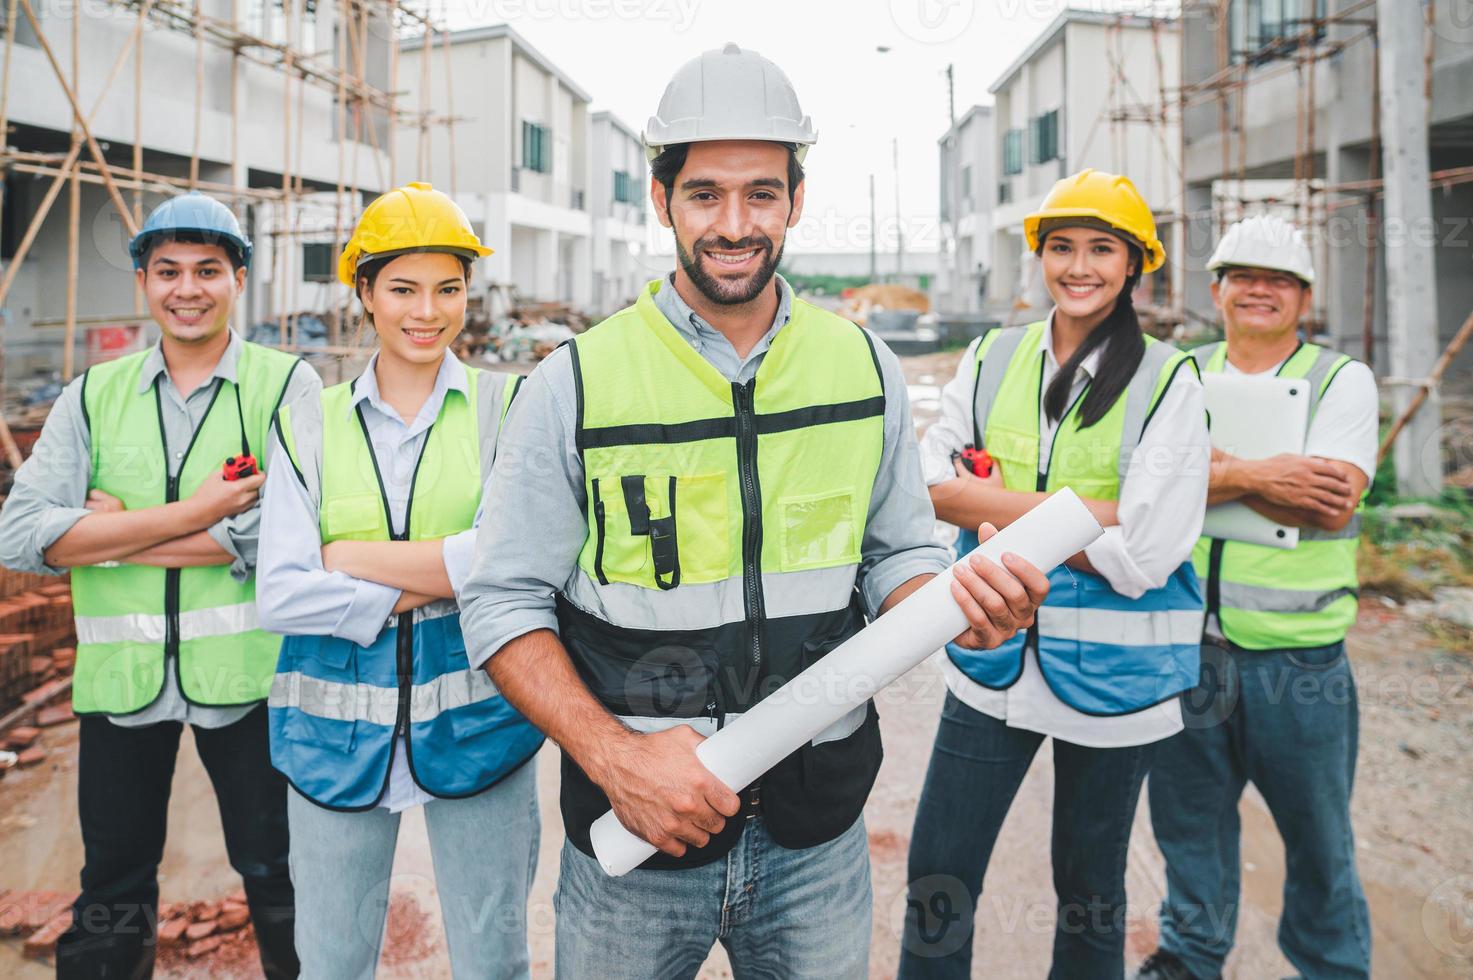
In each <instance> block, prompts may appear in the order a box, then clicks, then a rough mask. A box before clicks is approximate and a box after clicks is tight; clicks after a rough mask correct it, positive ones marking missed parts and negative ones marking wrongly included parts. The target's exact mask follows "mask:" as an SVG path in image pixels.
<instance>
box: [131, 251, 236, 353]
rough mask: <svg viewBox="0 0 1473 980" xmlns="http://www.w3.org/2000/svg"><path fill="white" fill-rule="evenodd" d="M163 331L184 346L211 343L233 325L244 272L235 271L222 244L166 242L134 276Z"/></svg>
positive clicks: (152, 252)
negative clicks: (236, 301) (231, 317)
mask: <svg viewBox="0 0 1473 980" xmlns="http://www.w3.org/2000/svg"><path fill="white" fill-rule="evenodd" d="M136 275H137V280H138V285H139V286H140V287H141V288H142V289H143V296H144V298H145V300H147V302H148V312H149V314H150V315H151V316H152V317H153V319H154V322H155V323H157V324H158V325H159V329H160V330H162V331H163V332H164V334H165V335H166V336H167V337H169V338H170V339H171V340H173V341H175V342H177V343H181V344H208V343H209V342H210V341H212V340H214V339H215V338H217V337H219V336H220V335H221V334H222V333H223V332H224V331H225V330H226V329H227V328H228V327H229V326H230V314H231V313H232V312H234V310H235V298H236V297H237V296H239V295H240V293H241V290H243V289H244V288H245V279H246V270H245V269H244V268H240V269H237V268H234V267H233V266H232V265H231V263H230V254H229V253H228V252H227V251H226V250H225V247H224V246H223V245H205V244H203V243H200V242H187V241H173V240H170V241H162V242H159V243H158V244H156V245H154V246H152V247H151V248H150V249H149V252H148V256H147V261H146V263H145V265H144V267H143V268H142V269H139V270H138V272H137V273H136Z"/></svg>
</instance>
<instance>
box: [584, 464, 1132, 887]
mask: <svg viewBox="0 0 1473 980" xmlns="http://www.w3.org/2000/svg"><path fill="white" fill-rule="evenodd" d="M1103 533H1104V530H1103V529H1102V528H1101V527H1100V525H1099V524H1098V523H1097V522H1096V521H1095V519H1094V516H1093V515H1092V514H1090V512H1089V509H1088V508H1087V507H1085V506H1084V504H1083V502H1082V501H1080V499H1079V498H1078V497H1077V496H1076V495H1075V493H1074V491H1073V490H1070V489H1069V488H1067V487H1065V488H1064V489H1062V490H1058V491H1056V492H1055V493H1053V494H1052V495H1051V496H1049V497H1048V498H1046V499H1045V500H1044V501H1043V502H1042V503H1040V504H1039V505H1038V506H1037V507H1035V508H1033V509H1032V510H1031V511H1029V512H1028V513H1027V514H1025V515H1023V517H1021V518H1020V519H1018V520H1017V521H1015V522H1013V523H1012V524H1010V525H1009V526H1008V527H1006V528H1004V529H1003V530H1001V531H999V532H998V533H997V534H995V535H993V536H992V538H990V539H989V540H987V541H985V542H983V543H982V544H981V545H979V546H978V547H977V548H976V549H974V550H973V551H972V553H971V554H974V555H984V556H986V557H987V558H990V559H992V560H993V561H1000V560H1001V558H1002V556H1003V554H1004V553H1005V552H1009V551H1011V552H1013V553H1014V554H1016V555H1018V556H1019V557H1021V558H1023V559H1025V560H1027V561H1029V562H1031V563H1032V564H1033V565H1034V566H1036V567H1037V568H1039V569H1041V570H1043V571H1044V572H1047V571H1049V570H1050V569H1052V568H1053V567H1054V566H1056V565H1059V564H1062V563H1063V562H1064V561H1065V560H1067V559H1068V558H1069V556H1070V555H1073V554H1075V553H1077V552H1079V551H1082V550H1083V549H1084V547H1085V545H1087V544H1089V543H1090V542H1092V541H1094V540H1095V539H1096V538H1098V537H1099V536H1100V535H1101V534H1103ZM968 557H970V555H969V556H968ZM963 560H965V559H963ZM951 582H952V571H951V569H949V568H948V569H947V570H946V571H945V572H943V573H941V574H940V575H938V576H936V577H935V578H934V579H932V580H931V581H929V582H927V583H926V584H925V585H923V586H921V587H920V588H919V589H917V590H916V591H915V592H913V593H911V594H910V595H909V596H907V597H906V598H905V600H904V601H903V602H901V603H899V604H898V605H896V606H895V608H893V609H891V610H890V611H889V612H887V613H885V615H883V616H880V617H879V618H877V619H876V620H875V621H874V622H872V623H870V624H869V626H867V627H865V628H864V629H863V630H861V631H860V632H858V633H856V634H855V635H854V636H851V637H850V638H849V639H848V640H846V641H845V642H844V643H843V644H841V645H840V646H839V647H838V648H837V649H835V650H833V651H832V652H831V653H829V655H828V656H826V657H824V658H822V659H821V660H819V661H818V662H817V663H815V664H814V665H813V666H811V667H809V668H808V669H807V670H805V671H803V672H802V673H800V674H799V675H798V676H797V677H794V678H793V679H792V680H790V681H788V683H786V684H784V685H783V686H782V687H780V688H778V689H777V690H776V691H774V692H773V693H772V694H771V695H769V696H768V697H766V698H764V699H763V700H762V701H759V702H758V703H757V704H756V706H754V707H753V708H752V709H751V710H750V711H748V712H746V713H744V714H743V715H742V716H741V717H739V718H737V719H736V720H735V721H733V722H732V723H731V724H729V725H727V726H726V727H725V728H722V729H721V730H720V731H718V732H716V733H715V734H714V735H712V736H711V737H710V738H708V739H706V740H705V741H704V742H702V743H701V744H700V746H699V747H698V748H697V749H696V756H697V757H698V758H699V759H700V760H701V763H702V764H703V765H704V766H705V767H706V768H707V769H709V770H710V771H711V774H712V775H714V776H715V777H716V778H717V779H719V780H721V781H722V782H723V783H725V784H726V785H727V786H731V787H736V788H740V787H743V786H747V785H750V784H751V783H752V782H754V781H755V780H756V779H757V778H758V777H759V776H761V775H762V774H763V773H765V772H767V770H769V769H771V768H772V767H773V766H775V765H777V764H778V763H779V762H781V761H782V760H783V759H785V758H786V757H787V756H789V755H791V754H792V753H793V752H795V751H797V750H798V748H799V747H801V746H802V745H803V744H804V743H806V742H808V741H810V740H811V739H812V738H813V737H814V736H815V735H817V734H818V733H819V732H821V731H823V730H824V729H825V728H828V727H829V726H830V725H832V724H834V723H835V722H837V721H838V720H839V719H840V718H842V717H843V716H844V715H845V714H846V713H848V712H849V711H851V710H853V709H854V708H856V707H858V706H859V705H862V704H864V703H865V702H866V701H868V700H869V699H870V698H872V697H874V695H875V694H876V693H877V692H878V691H880V690H881V689H882V688H884V687H886V686H888V685H889V684H890V683H892V682H893V681H895V680H896V679H897V678H898V677H900V675H901V674H904V673H905V672H906V671H908V670H910V669H911V668H912V667H915V666H916V665H917V664H919V663H920V662H921V661H923V660H925V659H926V658H927V657H929V656H930V655H931V654H932V653H934V652H935V651H936V650H938V649H939V648H940V647H942V646H944V645H945V644H946V643H947V642H948V641H950V640H951V639H952V638H953V637H955V636H957V635H958V634H960V633H961V632H962V631H963V630H965V629H966V628H967V618H966V616H965V615H963V613H962V611H961V607H960V606H958V605H957V604H956V600H955V599H954V598H952V595H951ZM590 836H591V838H592V842H593V850H594V854H595V855H597V857H598V861H599V864H601V865H602V866H603V869H604V871H606V872H608V874H610V875H612V876H614V877H619V876H621V875H625V874H628V873H629V872H630V871H632V870H634V869H635V868H637V867H638V866H639V865H641V864H643V863H644V862H645V861H646V860H648V859H649V858H650V857H651V856H652V855H654V853H655V851H656V848H655V846H654V845H653V844H650V843H648V842H646V841H644V840H641V839H640V838H639V837H636V836H635V835H634V834H632V833H630V832H629V831H628V830H626V829H625V828H624V825H623V824H621V823H620V822H619V820H618V818H617V817H616V816H615V815H614V812H613V811H612V810H610V811H609V812H608V813H605V814H604V815H603V816H601V817H599V818H598V819H597V820H596V821H594V823H593V827H592V830H591V832H590Z"/></svg>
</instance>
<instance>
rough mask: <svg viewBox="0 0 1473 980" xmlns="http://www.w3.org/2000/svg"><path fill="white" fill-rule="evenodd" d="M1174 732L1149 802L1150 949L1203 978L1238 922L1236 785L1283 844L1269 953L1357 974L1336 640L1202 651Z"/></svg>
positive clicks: (1351, 708) (1361, 933)
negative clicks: (1158, 865) (1154, 946)
mask: <svg viewBox="0 0 1473 980" xmlns="http://www.w3.org/2000/svg"><path fill="white" fill-rule="evenodd" d="M1182 708H1183V714H1184V717H1185V720H1186V722H1187V728H1186V729H1185V730H1184V731H1182V732H1180V733H1179V734H1177V735H1174V736H1172V737H1171V738H1169V739H1167V740H1166V741H1164V742H1162V743H1161V748H1160V750H1159V752H1158V754H1157V757H1156V766H1155V768H1154V769H1153V770H1152V772H1151V780H1150V787H1149V795H1150V801H1151V822H1152V824H1153V825H1154V827H1155V831H1156V841H1157V843H1159V844H1160V845H1161V852H1162V854H1163V855H1165V857H1166V888H1167V892H1166V899H1165V901H1164V902H1163V903H1162V906H1161V948H1162V949H1165V950H1167V951H1168V952H1171V953H1175V954H1176V955H1177V956H1179V957H1180V958H1181V959H1182V961H1183V962H1184V963H1186V965H1187V967H1188V969H1190V970H1191V971H1192V973H1193V974H1194V975H1195V976H1197V977H1202V978H1210V977H1216V976H1217V975H1218V973H1219V972H1220V971H1221V969H1222V964H1223V960H1224V959H1226V958H1227V955H1228V951H1229V950H1231V949H1232V946H1233V935H1234V932H1235V930H1236V928H1237V919H1238V886H1239V877H1240V875H1239V857H1238V836H1239V827H1238V798H1239V797H1240V796H1242V794H1243V787H1244V785H1246V784H1247V783H1248V782H1249V781H1250V780H1251V781H1252V783H1253V785H1254V786H1256V787H1258V791H1259V792H1260V793H1262V794H1263V798H1264V800H1265V802H1267V803H1268V808H1269V812H1270V813H1271V814H1272V815H1273V818H1274V823H1275V824H1277V825H1278V828H1279V834H1280V836H1282V837H1283V839H1284V857H1285V863H1286V866H1287V867H1286V872H1287V876H1286V880H1285V882H1284V912H1283V915H1282V917H1281V918H1280V920H1279V947H1280V948H1281V949H1282V950H1283V951H1284V955H1285V956H1286V957H1287V958H1288V960H1289V962H1290V963H1292V964H1294V967H1295V969H1297V970H1298V971H1299V972H1300V973H1301V974H1303V975H1304V976H1306V977H1313V978H1315V980H1320V978H1330V977H1367V976H1370V968H1371V923H1370V915H1369V912H1368V911H1367V908H1366V898H1365V893H1364V892H1363V891H1362V890H1361V884H1360V877H1359V875H1358V874H1357V873H1356V867H1355V836H1354V834H1353V833H1352V831H1351V826H1350V790H1351V784H1352V783H1353V782H1354V779H1355V756H1356V748H1357V742H1358V734H1359V732H1358V729H1359V711H1358V708H1357V704H1356V694H1355V680H1354V678H1353V677H1352V676H1351V672H1350V664H1349V662H1348V660H1347V658H1346V656H1345V644H1344V643H1335V644H1331V645H1330V646H1325V647H1312V648H1309V649H1301V650H1270V651H1263V650H1243V649H1240V648H1237V647H1229V648H1224V647H1220V646H1211V645H1206V644H1204V645H1203V647H1202V683H1201V684H1200V685H1199V686H1198V687H1197V688H1196V689H1195V690H1193V691H1191V692H1188V694H1187V696H1186V698H1185V700H1184V702H1183V706H1182Z"/></svg>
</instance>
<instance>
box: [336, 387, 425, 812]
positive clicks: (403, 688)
mask: <svg viewBox="0 0 1473 980" xmlns="http://www.w3.org/2000/svg"><path fill="white" fill-rule="evenodd" d="M354 384H355V386H356V384H357V382H356V381H355V382H354ZM440 411H441V412H442V413H443V412H444V411H445V407H444V405H441V406H440ZM353 413H354V414H355V415H356V416H357V417H358V427H359V429H360V430H361V431H362V432H363V444H364V445H365V446H366V447H367V448H368V459H369V462H371V463H372V464H373V477H374V480H375V481H377V483H378V492H379V498H380V500H381V501H382V502H383V505H384V525H385V527H387V528H388V531H389V540H391V541H408V540H409V532H410V521H411V519H412V518H413V516H414V488H415V486H416V484H418V483H419V467H420V464H421V463H423V462H424V458H425V451H426V450H428V449H429V447H430V439H431V437H433V436H434V434H435V426H434V423H431V424H430V427H429V428H428V429H426V430H425V438H424V442H422V443H420V446H419V455H418V456H417V457H416V458H415V460H414V472H413V473H412V474H411V475H410V477H409V499H408V500H406V501H405V502H404V529H403V530H402V531H400V532H398V533H395V531H394V515H393V513H392V511H391V510H390V508H389V491H388V490H387V488H385V487H384V475H383V472H382V471H381V470H380V469H379V465H378V454H377V453H375V452H374V451H373V437H372V436H370V435H369V432H368V420H367V419H365V418H364V417H363V405H362V404H359V405H356V406H355V407H354V410H353ZM395 626H396V634H395V649H394V669H395V671H396V672H397V673H398V675H399V676H398V678H397V681H398V685H399V700H398V705H397V706H396V707H395V709H394V738H395V740H396V742H397V739H398V738H399V737H400V736H404V737H405V738H404V755H405V759H406V760H407V761H408V763H409V776H410V778H411V779H413V780H414V782H415V784H416V785H418V783H419V779H418V778H417V777H416V776H415V775H414V751H413V750H412V749H411V748H410V747H409V739H408V737H407V736H408V733H409V696H410V692H411V690H412V689H413V686H414V610H412V609H410V610H407V611H405V612H401V613H400V614H399V618H398V620H397V621H396V624H395ZM393 753H394V750H393V748H392V747H391V748H390V750H389V760H390V763H391V764H392V762H393Z"/></svg>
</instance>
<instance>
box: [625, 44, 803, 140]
mask: <svg viewBox="0 0 1473 980" xmlns="http://www.w3.org/2000/svg"><path fill="white" fill-rule="evenodd" d="M712 140H771V141H773V142H776V143H792V144H794V146H795V147H796V150H797V154H798V162H799V163H802V162H803V156H804V154H805V153H807V152H808V148H809V147H810V146H812V145H813V144H814V143H816V142H818V132H817V131H816V130H814V128H813V120H811V119H809V118H808V117H807V116H805V115H803V110H802V109H800V108H799V107H798V93H797V92H795V91H793V83H792V82H790V81H788V76H787V75H784V74H783V71H782V69H781V68H779V67H778V66H777V65H775V64H773V63H772V62H770V61H768V60H767V59H766V58H764V57H762V56H761V55H760V54H758V53H757V52H755V51H743V50H742V49H741V48H739V47H737V46H736V45H735V44H732V43H730V42H728V43H727V45H726V47H724V48H722V49H721V50H720V51H707V52H705V53H704V54H702V55H701V56H700V57H698V58H693V59H691V60H690V61H687V62H686V63H685V64H684V65H682V66H681V67H680V70H679V71H677V72H676V73H675V77H674V78H672V79H670V84H669V85H667V86H665V94H664V95H663V96H662V97H661V98H660V108H659V110H658V111H657V112H656V113H655V114H654V115H653V116H651V117H650V121H649V123H647V124H646V125H645V128H644V151H645V155H646V156H648V157H649V158H650V160H654V159H655V157H657V156H659V155H660V151H661V150H663V149H664V148H665V147H667V146H671V145H674V144H676V143H705V142H710V141H712Z"/></svg>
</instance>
